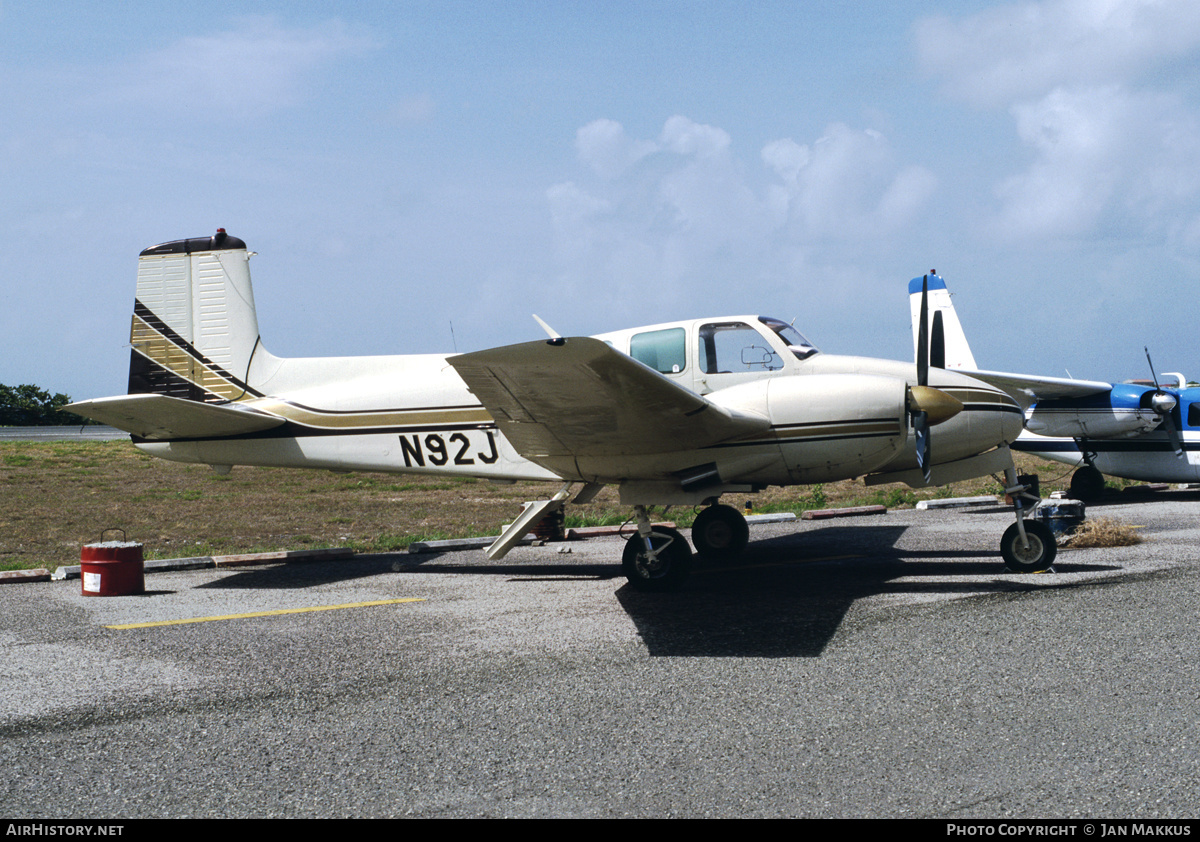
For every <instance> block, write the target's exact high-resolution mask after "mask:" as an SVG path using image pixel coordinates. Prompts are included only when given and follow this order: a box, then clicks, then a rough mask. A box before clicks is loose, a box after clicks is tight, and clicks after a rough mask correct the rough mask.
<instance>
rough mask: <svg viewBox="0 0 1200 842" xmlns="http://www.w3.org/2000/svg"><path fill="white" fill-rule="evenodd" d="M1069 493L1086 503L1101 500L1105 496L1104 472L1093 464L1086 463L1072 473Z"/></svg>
mask: <svg viewBox="0 0 1200 842" xmlns="http://www.w3.org/2000/svg"><path fill="white" fill-rule="evenodd" d="M1067 493H1068V494H1070V495H1071V497H1072V498H1073V499H1075V500H1082V501H1083V502H1085V503H1091V502H1092V501H1094V500H1099V499H1100V498H1101V497H1103V496H1104V474H1102V473H1100V471H1098V470H1096V468H1094V467H1092V466H1091V465H1084V466H1083V467H1082V468H1080V469H1079V470H1078V471H1076V472H1075V473H1074V474H1072V475H1071V487H1070V489H1069V490H1068V491H1067Z"/></svg>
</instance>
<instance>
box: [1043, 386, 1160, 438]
mask: <svg viewBox="0 0 1200 842" xmlns="http://www.w3.org/2000/svg"><path fill="white" fill-rule="evenodd" d="M1163 398H1170V399H1171V400H1169V401H1165V400H1163ZM1156 399H1157V401H1156ZM1177 403H1178V400H1177V399H1176V398H1174V396H1173V395H1171V394H1170V393H1167V392H1163V393H1158V392H1156V391H1155V390H1153V389H1147V388H1146V387H1144V386H1132V385H1128V384H1118V385H1115V386H1113V388H1112V391H1110V392H1108V393H1105V394H1099V395H1088V396H1087V397H1083V398H1060V399H1056V400H1045V401H1038V402H1037V403H1036V404H1034V405H1033V406H1032V407H1031V408H1030V410H1029V414H1028V417H1027V418H1026V419H1025V429H1027V430H1029V431H1030V432H1031V433H1037V434H1038V435H1041V436H1052V437H1053V436H1062V437H1070V438H1097V439H1099V438H1109V439H1111V438H1128V437H1130V436H1138V435H1141V434H1142V433H1146V432H1149V431H1150V430H1153V429H1154V428H1155V427H1157V426H1158V425H1159V424H1160V423H1161V422H1162V420H1163V415H1164V414H1166V413H1168V412H1171V411H1172V410H1174V408H1175V406H1176V404H1177ZM1156 410H1158V411H1156Z"/></svg>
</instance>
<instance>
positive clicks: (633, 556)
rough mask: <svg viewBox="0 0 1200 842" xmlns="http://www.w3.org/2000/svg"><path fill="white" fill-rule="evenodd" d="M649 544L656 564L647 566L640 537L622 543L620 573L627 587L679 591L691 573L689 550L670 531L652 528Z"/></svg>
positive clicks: (648, 563)
mask: <svg viewBox="0 0 1200 842" xmlns="http://www.w3.org/2000/svg"><path fill="white" fill-rule="evenodd" d="M650 541H651V543H652V544H654V548H655V549H656V550H658V551H659V552H658V562H657V563H656V564H654V565H651V564H650V559H649V557H648V556H647V555H646V547H645V544H643V543H642V538H641V536H640V535H634V536H633V537H632V538H630V539H629V540H628V541H626V542H625V551H624V552H623V553H622V554H621V570H622V572H623V573H624V574H625V578H627V579H628V580H629V584H630V585H632V586H633V587H634V588H636V589H637V590H639V591H657V592H661V591H673V590H676V589H678V588H679V587H681V586H682V585H683V583H684V581H685V580H686V579H687V577H688V573H690V572H691V567H692V550H691V548H690V547H688V543H687V541H685V540H684V538H683V536H682V535H680V534H679V532H677V531H676V530H674V529H669V528H667V527H663V526H656V527H655V528H654V531H653V532H651V533H650Z"/></svg>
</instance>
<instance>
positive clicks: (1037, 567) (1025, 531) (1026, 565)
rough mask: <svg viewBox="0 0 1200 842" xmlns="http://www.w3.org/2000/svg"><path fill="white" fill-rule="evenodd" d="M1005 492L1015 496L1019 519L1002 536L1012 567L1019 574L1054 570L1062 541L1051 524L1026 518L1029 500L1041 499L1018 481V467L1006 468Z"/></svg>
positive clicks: (1006, 561) (1003, 552)
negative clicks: (1052, 529)
mask: <svg viewBox="0 0 1200 842" xmlns="http://www.w3.org/2000/svg"><path fill="white" fill-rule="evenodd" d="M1004 479H1005V484H1006V486H1007V487H1006V488H1005V489H1004V490H1005V493H1007V494H1008V495H1009V496H1011V497H1012V501H1013V511H1014V513H1015V514H1016V516H1017V522H1016V523H1014V524H1013V525H1012V526H1010V527H1008V529H1006V530H1005V531H1004V536H1003V537H1002V538H1001V539H1000V555H1001V556H1003V557H1004V564H1005V565H1006V566H1007V567H1008V569H1009V570H1012V571H1014V572H1017V573H1041V572H1043V571H1045V570H1049V569H1050V565H1052V564H1054V557H1055V556H1056V555H1058V544H1056V543H1055V541H1054V533H1053V532H1051V531H1050V527H1048V526H1046V524H1044V523H1040V522H1038V521H1036V520H1026V519H1025V512H1024V509H1025V506H1026V500H1031V501H1035V502H1036V501H1037V498H1036V497H1034V496H1033V495H1032V494H1030V493H1029V491H1028V490H1027V489H1026V487H1025V486H1024V485H1021V484H1020V483H1019V482H1017V469H1016V467H1015V466H1014V467H1011V468H1006V469H1005V471H1004Z"/></svg>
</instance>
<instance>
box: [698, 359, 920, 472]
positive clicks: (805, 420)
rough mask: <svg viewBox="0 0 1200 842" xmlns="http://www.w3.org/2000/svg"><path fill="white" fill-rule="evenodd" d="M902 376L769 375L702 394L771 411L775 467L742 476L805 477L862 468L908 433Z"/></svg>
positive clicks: (885, 455) (888, 453)
mask: <svg viewBox="0 0 1200 842" xmlns="http://www.w3.org/2000/svg"><path fill="white" fill-rule="evenodd" d="M906 392H907V384H906V383H905V381H904V380H903V379H901V378H898V377H890V376H886V375H873V374H838V375H832V374H824V375H822V374H818V375H810V376H803V377H775V378H771V379H767V380H758V381H755V382H753V383H744V384H742V385H739V386H733V387H730V388H728V389H722V390H720V391H717V392H713V393H711V394H709V395H708V398H709V400H711V401H713V402H714V403H717V404H720V405H721V406H724V407H727V408H729V409H734V410H740V411H748V412H754V413H758V414H761V415H765V416H767V417H768V418H770V419H771V426H772V429H771V430H770V431H769V432H768V433H765V434H764V436H769V437H770V439H769V440H772V441H773V442H774V443H775V444H776V445H777V446H778V447H779V451H780V454H781V456H782V465H783V468H784V469H785V470H784V473H783V474H782V475H781V474H780V472H779V469H778V468H774V469H773V470H772V475H770V476H768V475H767V474H766V472H763V473H756V474H752V475H748V476H743V477H740V479H742V480H743V481H757V482H767V483H782V482H794V483H810V482H825V481H830V480H836V479H843V478H845V477H847V476H855V475H858V474H865V473H868V472H869V471H872V470H874V469H876V468H878V467H879V466H880V465H883V464H885V463H887V462H888V461H889V460H891V459H892V458H893V457H894V456H895V455H896V453H897V452H898V451H899V450H900V449H901V448H903V447H904V446H905V443H906V442H907V440H908V415H907V404H906Z"/></svg>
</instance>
